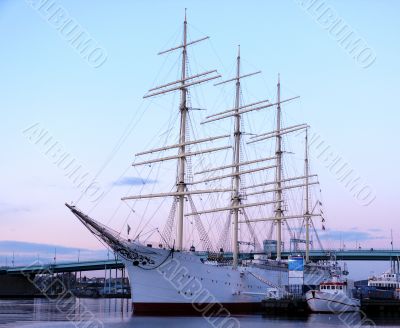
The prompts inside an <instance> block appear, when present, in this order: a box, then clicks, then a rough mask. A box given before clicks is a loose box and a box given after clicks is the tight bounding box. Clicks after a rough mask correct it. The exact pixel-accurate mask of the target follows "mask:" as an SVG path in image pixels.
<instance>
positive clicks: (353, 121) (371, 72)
mask: <svg viewBox="0 0 400 328" xmlns="http://www.w3.org/2000/svg"><path fill="white" fill-rule="evenodd" d="M319 3H320V4H321V7H320V8H321V9H320V10H319V11H318V10H316V9H315V8H314V7H311V8H309V6H310V5H309V4H308V1H294V0H293V1H289V0H287V1H279V2H277V1H246V2H244V1H241V2H239V1H237V2H232V1H218V2H215V1H201V2H198V1H168V2H166V1H146V2H144V1H119V2H117V3H115V2H111V1H96V2H94V1H87V2H78V1H52V0H49V2H48V3H47V4H46V3H45V4H43V2H42V1H41V0H37V1H34V0H32V1H28V0H27V1H11V0H9V1H7V0H3V1H1V2H0V40H1V42H2V45H3V46H2V51H1V52H0V72H1V74H0V87H1V90H2V92H1V97H0V108H1V111H0V115H1V116H0V119H1V122H2V123H3V124H2V128H1V132H0V133H1V148H2V157H1V159H2V160H1V164H0V165H1V171H0V172H1V173H0V175H1V189H0V224H1V225H0V227H1V229H0V240H1V241H11V242H15V243H16V242H25V243H38V244H46V245H56V246H57V247H67V248H68V247H70V248H72V249H73V252H76V249H79V248H82V249H85V250H87V249H92V250H95V251H96V250H101V249H104V247H103V246H102V245H101V244H100V243H99V242H98V241H97V240H96V239H95V238H94V237H93V236H91V235H90V233H89V232H88V231H87V230H86V229H85V228H84V227H82V226H81V224H80V223H79V222H78V221H77V220H76V219H75V218H74V217H73V216H72V215H71V213H70V212H69V211H68V210H67V208H66V207H65V206H64V203H65V202H71V201H73V202H77V201H78V200H79V206H80V207H81V208H82V209H85V210H86V209H89V208H90V213H91V214H93V216H94V217H95V218H96V219H98V220H99V221H101V222H103V223H105V224H109V225H111V226H113V227H115V229H125V224H126V222H129V224H130V225H131V226H133V227H134V226H135V224H136V222H135V221H134V218H133V219H132V218H129V219H128V221H127V220H126V219H125V217H126V212H123V213H122V214H121V213H120V212H119V206H121V205H120V203H121V201H120V197H121V196H123V195H125V194H126V193H127V192H129V191H130V190H131V188H132V187H135V186H137V185H138V186H139V187H141V185H142V184H143V181H144V180H145V181H146V184H147V185H148V186H150V187H151V188H154V187H157V186H158V185H159V184H160V183H161V184H164V183H166V182H165V180H166V175H167V174H169V173H171V171H162V172H161V175H160V176H151V175H144V174H143V172H139V171H138V170H136V169H134V168H132V167H130V164H131V163H132V162H133V160H134V154H135V153H136V152H138V151H141V150H143V149H145V148H146V147H145V146H153V147H154V146H155V145H156V144H157V141H159V140H161V139H162V138H163V136H162V135H161V134H159V135H158V136H157V137H156V138H155V139H154V135H152V134H151V133H149V132H150V130H151V131H153V130H154V131H162V129H163V128H164V129H165V126H166V125H165V124H166V122H167V121H168V118H169V114H170V113H169V114H168V111H170V110H171V107H172V106H169V105H166V99H167V100H168V99H169V98H166V99H163V98H157V99H155V100H154V101H145V100H143V99H142V96H143V95H144V94H145V93H146V91H147V90H148V89H149V88H151V87H152V86H155V85H156V84H157V83H160V82H161V83H163V82H168V81H170V80H171V79H167V77H170V76H171V74H170V75H168V72H169V71H168V69H169V67H168V65H169V64H173V65H175V66H173V68H174V67H175V68H176V58H177V57H176V56H175V57H174V56H173V55H171V56H167V59H164V58H162V57H161V56H157V53H158V52H159V51H161V50H164V49H167V48H170V47H173V46H174V45H176V44H178V43H179V42H180V37H181V34H180V33H181V27H182V20H183V14H184V8H187V12H188V21H189V36H190V38H191V40H194V39H196V38H201V37H204V36H210V37H211V39H210V40H207V41H205V42H203V44H199V45H198V46H196V47H195V46H193V47H192V48H193V49H195V48H196V50H193V55H192V53H190V52H189V56H190V59H191V60H193V62H194V64H193V68H200V69H203V70H208V69H214V68H216V69H218V71H219V72H220V73H221V74H223V78H228V77H230V76H231V75H232V72H233V70H234V63H235V56H236V52H237V45H238V44H240V46H241V57H242V59H243V69H244V71H246V72H251V71H255V70H261V71H262V76H258V77H257V78H255V79H254V81H253V82H246V85H245V87H246V88H244V89H243V92H247V94H248V95H249V96H248V98H247V99H250V100H253V99H264V98H262V97H266V96H267V97H274V93H275V85H276V79H277V75H278V73H280V76H281V83H282V93H283V95H284V96H286V97H291V96H297V95H300V96H301V98H300V100H299V101H298V102H296V104H295V105H290V106H287V107H288V111H289V112H288V113H287V114H285V115H287V120H288V121H293V122H295V121H298V119H299V120H302V121H306V122H308V123H309V124H310V125H311V132H312V133H313V135H314V137H315V136H317V135H318V136H319V139H318V140H319V142H322V146H321V147H323V148H326V147H328V146H329V151H328V152H332V154H333V155H332V156H334V157H335V156H336V157H338V158H340V159H341V161H342V163H346V165H347V168H349V169H351V170H352V172H353V173H352V174H355V176H353V177H358V176H359V177H360V181H362V182H361V186H364V187H365V188H366V189H365V190H370V191H371V193H370V195H371V197H370V199H369V200H371V201H368V202H363V201H361V202H360V199H357V197H355V196H354V191H351V190H350V187H346V186H345V183H343V182H341V181H340V178H339V177H338V175H337V174H335V173H334V172H332V170H331V169H330V168H329V165H327V163H329V158H328V159H327V158H326V153H325V154H322V151H321V149H322V148H321V147H320V148H315V147H314V148H313V147H310V148H311V152H312V154H311V155H310V156H311V160H312V168H313V171H315V172H317V173H318V174H319V181H320V183H321V189H322V193H323V203H324V213H325V217H326V220H327V223H326V226H327V232H326V233H325V235H324V238H325V240H326V245H328V246H327V247H339V246H343V244H346V246H345V247H347V248H352V247H356V245H357V247H358V246H359V245H360V246H362V247H363V248H364V247H365V248H370V247H375V248H388V247H390V234H391V233H390V231H391V229H392V230H393V237H394V247H398V248H400V228H399V225H398V220H399V212H400V211H399V202H398V199H397V198H398V188H397V186H398V185H399V183H400V179H399V174H398V167H399V164H400V155H399V153H398V151H397V147H398V140H399V139H398V136H397V129H398V123H399V118H400V114H399V111H398V110H397V105H396V104H397V101H396V96H397V95H398V93H399V85H400V83H399V82H400V81H399V79H400V64H399V61H398V58H399V56H398V54H399V51H400V42H399V39H398V38H399V36H398V31H399V28H400V22H399V20H398V18H397V13H398V11H399V9H400V8H399V7H400V4H399V3H397V2H395V1H379V2H378V1H361V0H359V1H352V2H348V1H335V2H333V1H319ZM50 4H51V5H52V7H50ZM42 5H43V6H42ZM56 10H59V11H58V13H61V12H62V13H63V15H64V16H63V17H61V18H60V21H57V16H52V14H54V12H55V11H56ZM322 10H326V12H325V16H322V17H320V18H318V17H319V15H320V14H322ZM328 14H332V15H333V16H332V17H333V18H332V19H335V20H338V21H340V22H342V23H343V22H345V23H346V25H347V29H348V31H350V32H352V33H353V34H352V35H355V36H357V38H360V40H361V41H360V42H361V43H362V47H363V48H362V49H367V50H366V52H364V55H365V54H367V53H369V54H371V57H370V58H374V60H370V61H368V62H364V63H363V62H361V60H360V58H361V57H359V59H354V58H353V57H354V56H353V55H354V54H351V53H349V50H348V49H347V50H346V49H345V48H344V46H343V45H342V44H341V43H340V40H339V41H338V38H337V37H335V35H334V34H333V32H331V31H330V29H329V28H328V29H327V28H325V27H326V26H328V22H326V21H324V19H326V18H327V16H326V15H328ZM67 19H70V20H71V24H72V23H74V24H75V26H77V29H78V30H79V31H83V32H84V33H86V35H90V40H91V42H92V43H93V44H95V45H94V46H93V48H92V49H91V50H93V54H92V57H90V58H91V59H89V58H85V55H82V54H81V53H80V52H79V50H77V47H76V45H74V44H72V42H71V41H69V40H68V37H66V36H65V35H63V33H62V32H60V29H59V27H60V25H59V24H61V22H62V21H65V20H67ZM343 24H344V23H343ZM64 32H65V31H64ZM192 48H191V49H192ZM95 49H97V50H95ZM191 49H190V50H191ZM96 56H98V57H96ZM86 57H87V56H86ZM96 58H98V60H97V61H96V60H95V59H96ZM173 72H174V74H175V75H174V77H175V78H176V77H177V75H176V72H177V70H174V71H173ZM247 83H248V84H247ZM204 90H208V89H204ZM204 92H208V93H207V97H204V96H200V97H199V98H201V99H203V102H204V103H206V102H207V101H208V100H209V99H213V98H214V97H217V96H218V92H216V91H204ZM170 100H171V101H172V102H175V103H174V104H175V105H176V101H177V100H176V98H170ZM224 101H226V100H224ZM210 103H211V105H210V107H211V109H209V111H210V112H211V113H212V112H217V111H219V110H224V109H226V108H228V107H221V106H220V105H221V104H222V102H218V101H216V100H212V101H210ZM227 103H228V104H229V100H228V101H227ZM175 107H176V106H175ZM199 115H200V114H199ZM216 126H217V127H218V128H219V129H221V130H223V128H221V127H220V126H219V125H216ZM43 131H47V132H46V133H47V134H46V138H51V140H50V141H49V144H48V145H47V146H44V145H43V140H44V139H43V140H42V141H41V142H38V143H35V140H37V138H38V134H40V132H43ZM224 131H225V130H224ZM151 138H153V139H151ZM54 142H57V144H56V145H55V146H54V147H55V148H53V151H54V149H57V148H60V149H62V150H60V153H65V154H68V156H69V159H74V165H77V166H81V169H80V174H86V173H87V175H88V177H90V178H91V179H95V181H96V183H97V184H98V185H96V188H97V186H99V189H101V191H99V194H100V193H102V192H105V193H106V194H107V197H105V198H104V199H102V201H101V202H99V203H96V202H94V201H93V198H96V195H93V197H88V195H83V196H82V197H81V189H82V188H81V186H79V182H74V179H73V178H70V177H68V174H66V171H65V170H63V169H62V168H60V167H59V166H58V165H57V164H54V162H56V161H57V158H55V157H52V156H58V155H59V154H60V153H59V154H58V155H57V154H55V153H53V152H52V151H49V152H48V153H46V151H47V150H48V147H49V145H50V143H54ZM316 144H317V142H316V143H315V144H314V145H316ZM46 147H47V148H46ZM327 166H328V167H327ZM143 179H144V180H143ZM372 196H373V197H372ZM129 210H130V209H129V208H128V211H129ZM135 211H136V212H138V211H137V210H136V209H135ZM149 229H150V228H149ZM149 229H148V230H149ZM7 245H8V246H7V247H8V248H7V249H6V248H3V247H5V246H4V245H2V246H0V248H2V249H0V251H2V252H1V253H2V254H4V253H7V252H10V254H11V249H9V244H7ZM15 245H16V246H15V248H16V249H19V248H18V247H17V245H20V244H17V243H16V244H15ZM51 247H52V246H51ZM23 252H24V251H23V249H21V251H20V253H21V254H22V253H23ZM2 256H3V257H4V255H2ZM21 256H22V255H21ZM1 261H2V262H4V260H1ZM2 262H1V263H2Z"/></svg>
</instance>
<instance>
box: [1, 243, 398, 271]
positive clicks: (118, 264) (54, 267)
mask: <svg viewBox="0 0 400 328" xmlns="http://www.w3.org/2000/svg"><path fill="white" fill-rule="evenodd" d="M257 254H261V253H257ZM240 255H241V256H240V257H241V258H251V257H252V256H253V255H254V254H252V253H246V254H244V253H242V254H240ZM290 255H304V251H299V252H297V253H295V252H282V258H283V259H287V258H288V256H290ZM200 256H201V257H206V256H207V255H206V254H205V253H202V255H200ZM225 256H226V257H227V258H229V257H231V256H232V254H230V253H226V254H225ZM275 257H276V254H272V258H275ZM310 259H311V260H313V261H318V260H330V259H336V260H338V261H391V260H392V261H400V250H387V249H373V248H371V249H348V250H333V249H331V250H310ZM122 268H124V264H123V262H122V261H121V260H115V259H114V260H97V261H84V262H68V263H58V264H42V263H34V264H32V265H28V266H19V267H12V268H10V267H7V268H4V267H3V268H0V274H14V275H15V274H50V273H62V272H79V271H96V270H107V269H122Z"/></svg>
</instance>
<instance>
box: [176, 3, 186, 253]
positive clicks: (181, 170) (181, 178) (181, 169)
mask: <svg viewBox="0 0 400 328" xmlns="http://www.w3.org/2000/svg"><path fill="white" fill-rule="evenodd" d="M186 46H187V20H186V9H185V21H184V22H183V44H182V73H181V81H182V82H181V85H182V88H181V103H180V106H179V110H180V113H181V119H180V132H179V143H180V144H181V146H180V147H179V155H182V156H181V157H179V160H178V179H177V192H178V193H182V194H181V195H180V196H178V202H179V203H178V225H177V226H178V232H177V239H178V240H177V250H182V248H183V217H184V204H185V195H184V194H183V193H184V191H185V189H186V184H185V161H186V156H184V154H185V148H186V147H185V142H186V116H187V111H188V108H187V104H186V94H187V89H186V88H185V87H184V85H185V79H186V58H187V53H186Z"/></svg>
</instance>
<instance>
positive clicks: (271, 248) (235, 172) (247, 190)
mask: <svg viewBox="0 0 400 328" xmlns="http://www.w3.org/2000/svg"><path fill="white" fill-rule="evenodd" d="M206 39H208V37H203V38H200V39H197V40H194V41H189V40H188V34H187V18H186V12H185V19H184V23H183V41H182V44H180V45H178V46H176V47H173V48H170V49H168V50H165V51H162V52H160V53H159V54H161V55H162V54H166V53H171V52H175V51H181V57H182V58H181V59H182V61H181V68H180V78H179V80H177V81H173V82H169V83H166V84H162V85H160V86H157V87H154V88H151V89H150V90H149V92H148V93H147V94H146V95H145V96H144V98H149V97H154V96H161V95H165V94H170V93H173V92H178V93H179V94H180V104H179V139H178V142H177V143H175V144H172V145H169V146H165V147H159V148H155V149H151V150H147V151H143V152H141V153H138V154H136V156H137V158H142V157H143V156H151V155H152V154H157V155H159V154H163V152H165V151H176V150H177V154H174V155H170V156H165V157H162V156H161V157H160V156H159V157H157V158H155V159H147V160H140V161H136V162H135V163H134V164H133V165H134V166H135V167H140V166H143V165H152V164H155V163H159V162H163V163H164V162H167V161H176V163H177V170H176V172H177V174H176V180H175V181H174V183H175V190H174V191H171V192H160V193H151V194H139V195H133V196H126V197H124V198H122V200H123V201H132V200H135V201H138V200H142V199H165V198H171V199H172V200H173V201H172V203H173V205H172V208H171V210H170V214H169V215H168V220H167V222H166V225H165V227H164V230H163V232H162V233H160V242H159V244H158V245H157V244H149V243H144V242H141V241H140V240H139V239H136V238H135V239H133V240H131V239H128V238H125V237H123V236H121V234H120V233H119V232H117V231H115V230H113V229H111V228H110V227H108V226H106V225H104V224H102V223H100V222H99V221H97V220H95V219H93V218H91V217H90V216H89V215H87V214H85V213H84V212H83V211H81V210H80V209H79V208H78V207H77V206H75V205H70V204H66V206H67V207H68V208H69V209H70V210H71V211H72V213H73V214H74V215H75V216H76V217H77V218H78V219H79V220H80V221H81V222H82V223H83V224H84V225H85V226H86V227H87V228H88V229H89V231H90V232H91V233H92V234H94V235H95V236H96V237H98V238H99V239H100V240H101V241H103V242H105V243H106V244H107V245H108V246H109V247H110V248H111V249H112V250H113V251H114V252H115V253H116V254H118V255H119V257H120V258H121V259H122V260H123V261H124V263H125V267H126V269H127V271H128V274H129V281H130V284H131V291H132V304H133V310H134V312H136V313H168V314H171V313H185V314H187V313H190V312H197V313H199V312H200V313H201V312H202V311H204V310H208V309H213V311H214V312H215V313H222V312H220V311H229V312H230V313H248V312H249V311H254V310H258V309H259V308H260V304H261V301H262V300H263V299H265V298H266V297H268V295H272V294H274V295H277V293H278V294H279V295H280V296H281V297H282V296H284V295H287V294H288V285H289V270H288V261H286V260H284V259H283V258H282V251H283V240H282V234H283V231H282V229H283V225H285V224H286V225H288V222H289V221H290V220H296V219H297V220H300V221H301V222H302V227H303V228H304V230H305V241H304V242H305V266H304V275H303V278H302V279H303V280H302V282H301V284H302V285H310V286H311V287H310V288H312V287H313V286H316V285H318V284H319V283H320V282H321V281H323V280H325V279H327V278H329V277H330V276H331V272H332V266H331V265H330V264H328V263H313V262H311V261H310V255H309V254H310V245H311V240H310V233H311V231H312V230H313V229H314V230H315V227H314V225H313V220H312V218H313V217H317V216H321V213H318V214H316V208H317V207H318V206H319V205H321V203H320V202H318V201H317V202H316V204H315V206H314V208H311V206H310V199H309V195H310V191H309V188H310V186H312V185H314V184H317V183H318V181H315V178H316V175H315V174H310V172H309V163H308V145H307V131H308V128H309V126H308V125H307V124H298V125H294V126H288V127H284V126H283V125H282V119H281V115H282V108H281V106H282V104H284V103H287V102H290V101H292V100H294V99H296V98H298V97H292V98H288V99H281V84H280V79H279V78H278V83H277V99H276V101H275V102H271V101H269V100H260V101H257V102H253V103H249V104H242V103H241V82H242V80H243V79H244V78H247V77H250V76H253V75H256V74H259V73H260V71H257V72H254V73H247V74H242V72H241V57H240V46H239V49H238V55H237V58H236V65H235V66H236V74H235V76H234V77H233V78H230V79H227V80H225V81H222V82H218V83H216V84H215V85H223V84H228V83H234V85H235V101H234V106H233V108H231V109H228V110H225V111H222V112H219V113H215V114H212V115H209V116H207V117H206V119H205V120H204V121H203V122H201V123H202V124H206V123H211V122H216V121H221V120H224V121H228V120H232V119H233V123H234V124H233V125H234V130H233V132H232V133H229V134H225V135H218V136H211V137H210V136H207V137H205V138H200V139H194V140H191V139H189V136H188V133H187V129H188V116H189V113H190V111H191V110H192V107H191V106H190V104H189V96H190V93H189V92H190V90H192V88H195V87H196V86H198V85H199V84H203V83H205V82H208V81H212V80H215V79H218V78H220V77H221V76H220V74H219V73H218V72H217V71H216V70H209V71H205V72H202V73H197V74H194V75H188V69H187V63H188V54H187V52H188V48H189V46H192V45H194V44H197V43H199V42H201V41H204V40H206ZM266 108H273V109H276V129H275V130H273V131H270V132H265V133H261V134H257V135H253V136H251V137H250V139H249V141H248V142H247V143H248V144H251V143H258V142H261V141H267V140H272V141H275V152H274V153H273V154H272V156H270V157H259V158H256V159H251V160H243V159H242V153H243V149H242V147H243V143H244V131H243V130H242V119H243V115H244V114H251V113H254V112H259V111H261V110H264V109H266ZM296 131H297V132H301V131H305V136H306V137H305V160H304V174H302V175H300V176H284V175H283V162H282V161H283V154H284V149H283V142H282V138H283V136H284V135H287V134H290V133H293V132H296ZM230 136H232V138H233V145H224V146H220V147H214V148H205V149H204V148H203V149H201V150H197V151H193V150H192V148H191V147H192V146H196V145H204V144H209V143H210V142H213V141H215V140H218V141H221V140H227V139H228V138H229V137H230ZM232 150H233V161H232V162H231V163H229V164H225V165H222V166H217V167H212V168H209V167H208V168H207V169H205V170H203V171H200V172H197V174H199V175H201V174H203V175H204V178H203V179H200V180H197V181H192V179H188V177H189V173H188V170H189V168H188V167H189V165H190V161H191V158H192V157H194V156H204V155H205V156H209V155H210V154H211V153H217V152H221V151H232ZM260 163H261V164H263V163H268V164H267V165H263V166H258V167H254V164H257V165H259V164H260ZM227 170H229V171H230V173H226V172H227ZM271 170H272V171H273V172H274V180H273V181H259V183H257V184H253V185H246V186H243V184H242V182H243V179H244V178H243V177H244V175H250V174H253V173H256V172H257V173H259V172H267V171H268V172H270V171H271ZM218 172H222V173H219V175H218V176H214V175H213V174H215V173H218ZM210 174H212V175H211V176H210ZM227 180H228V181H229V180H230V181H231V184H230V186H229V187H227V188H206V189H197V186H198V185H206V186H207V185H208V186H209V185H210V184H212V183H213V182H214V181H227ZM293 183H296V184H293ZM266 188H270V189H266ZM271 188H272V189H271ZM300 188H301V189H304V192H305V197H304V200H302V201H301V202H302V203H303V201H304V207H305V210H304V213H298V214H290V215H289V214H288V213H287V211H286V207H285V206H286V205H285V197H284V191H285V190H289V189H300ZM204 194H206V195H215V194H218V195H221V194H222V195H228V196H227V197H226V198H227V199H228V201H229V204H228V206H226V205H225V206H222V207H218V206H215V207H212V208H207V209H201V210H198V209H197V208H196V204H195V201H194V198H195V197H196V196H199V195H204ZM269 195H273V199H268V197H269ZM254 196H257V197H258V198H257V199H258V200H259V201H253V202H247V199H249V198H252V197H254ZM260 197H261V198H263V199H261V200H260ZM203 205H204V204H203ZM206 205H208V204H205V206H206ZM266 207H268V208H270V209H272V212H273V213H274V214H273V215H271V216H266V217H260V218H258V217H253V216H255V215H256V214H254V213H256V212H254V213H253V214H252V215H249V214H248V212H247V211H248V210H250V209H254V208H266ZM210 213H213V214H214V213H216V214H217V215H218V216H220V217H221V220H222V217H224V218H225V217H226V216H227V217H228V218H227V220H226V223H225V224H224V229H223V231H222V232H221V236H220V240H224V241H225V242H222V243H221V244H220V245H218V246H219V248H217V249H216V248H215V246H214V245H213V242H212V241H211V239H210V237H209V236H208V233H207V229H206V228H205V227H204V224H203V221H202V217H203V216H206V215H207V214H210ZM189 218H192V219H193V221H194V223H195V226H196V227H197V230H198V232H199V235H200V238H199V239H200V243H201V246H202V248H203V249H202V250H196V247H195V246H194V245H193V244H192V245H190V244H188V245H186V244H185V236H184V230H185V229H184V226H185V222H186V221H187V220H188V219H189ZM258 223H264V224H270V225H271V227H275V233H276V240H272V239H271V236H269V237H268V238H266V240H264V243H263V245H264V248H261V249H260V247H259V246H258V247H256V246H257V245H260V243H259V242H258V241H256V239H257V237H256V232H255V228H254V225H255V224H258ZM240 226H246V227H247V228H248V231H249V235H250V238H249V239H250V240H248V241H242V240H239V230H240ZM228 233H229V235H231V251H229V250H228V249H224V248H223V247H222V244H226V240H228V239H229V238H228V237H227V234H228ZM240 245H253V246H254V249H253V250H251V252H240V249H239V247H240ZM295 251H296V252H299V249H296V250H295Z"/></svg>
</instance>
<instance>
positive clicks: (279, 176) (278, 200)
mask: <svg viewBox="0 0 400 328" xmlns="http://www.w3.org/2000/svg"><path fill="white" fill-rule="evenodd" d="M277 88H278V91H277V98H278V99H277V107H276V151H275V155H276V174H275V184H276V199H275V200H276V208H275V218H276V225H277V231H276V235H277V236H276V242H277V252H276V259H277V260H278V261H279V260H281V252H282V246H281V245H282V212H283V211H282V182H281V181H282V136H281V133H280V132H281V82H280V75H278V84H277Z"/></svg>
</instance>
